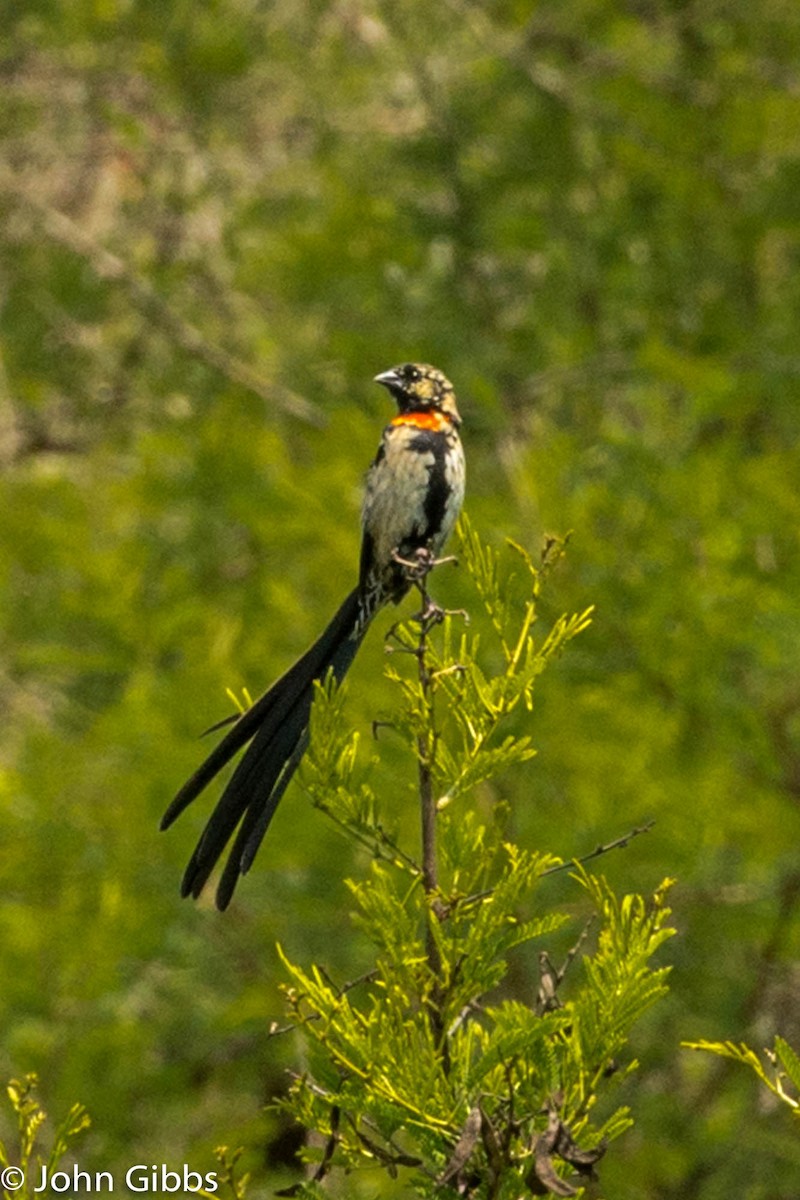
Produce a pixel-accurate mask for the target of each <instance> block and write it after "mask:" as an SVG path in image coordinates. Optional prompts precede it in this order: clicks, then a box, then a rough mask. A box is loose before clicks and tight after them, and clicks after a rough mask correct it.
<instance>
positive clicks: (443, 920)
mask: <svg viewBox="0 0 800 1200" xmlns="http://www.w3.org/2000/svg"><path fill="white" fill-rule="evenodd" d="M462 543H463V545H464V546H465V550H466V552H465V554H464V561H465V565H466V567H467V570H468V572H469V574H470V575H471V577H472V578H473V580H474V582H475V586H476V591H477V593H478V594H479V596H480V597H481V599H482V601H483V603H484V604H485V606H486V609H487V612H488V615H489V618H490V622H491V627H492V629H493V632H494V635H495V640H496V642H497V643H498V644H499V647H500V649H501V651H502V656H501V670H500V672H499V673H498V674H496V675H492V674H491V673H489V674H487V673H485V672H484V671H482V670H481V669H480V668H479V666H478V661H477V656H478V651H479V643H478V639H477V637H476V636H475V635H467V634H465V633H462V634H461V635H460V637H459V638H458V639H454V638H453V630H452V626H453V623H454V622H455V621H458V622H459V623H463V614H446V613H444V612H439V613H436V614H435V616H434V619H433V620H434V623H435V624H438V623H439V621H441V625H442V628H441V638H440V639H439V640H440V642H441V646H440V647H436V648H434V647H435V644H436V640H437V639H429V637H428V633H427V629H428V621H429V620H430V618H431V612H432V610H431V607H430V601H429V599H428V597H427V593H426V592H425V591H423V593H422V611H421V613H420V615H419V618H418V620H417V622H416V623H415V622H411V623H409V624H406V625H404V626H402V627H401V628H400V629H397V630H393V631H392V646H393V648H394V649H395V650H397V649H399V650H401V651H406V652H407V653H408V655H409V659H408V661H409V662H412V663H413V662H416V664H417V668H418V670H417V674H416V676H415V677H414V676H412V675H410V674H408V673H405V674H404V673H402V672H401V670H400V669H399V668H397V667H396V666H395V665H394V661H395V660H394V659H393V660H392V665H390V666H389V668H388V669H387V673H388V675H389V678H390V679H391V680H392V682H393V683H394V684H395V685H396V687H397V690H398V692H399V693H400V697H401V701H400V705H399V707H398V708H397V709H396V710H395V711H393V712H392V714H391V718H390V719H389V721H388V722H387V723H388V724H390V725H391V728H392V729H393V730H395V732H397V733H399V734H400V735H401V737H402V738H403V740H404V741H405V742H406V745H407V747H408V749H409V751H410V754H411V758H412V760H413V758H415V757H416V758H417V760H418V763H419V766H420V770H421V772H428V771H429V772H430V776H431V778H432V779H433V780H434V795H437V796H439V800H438V803H437V806H436V807H437V810H438V814H439V815H438V835H437V836H438V839H439V842H440V854H439V857H438V859H437V861H436V865H435V872H433V873H434V874H435V879H436V882H435V884H434V883H433V882H431V874H432V869H431V866H430V865H428V866H427V867H425V868H423V867H422V866H420V865H418V864H417V862H416V861H415V857H414V855H413V854H410V853H408V852H406V851H403V850H401V849H400V847H399V846H398V845H397V843H396V841H395V840H394V839H393V838H391V837H388V836H387V835H386V833H385V830H384V824H383V820H382V817H381V815H380V810H379V805H378V802H377V798H376V796H375V794H374V792H373V791H372V789H371V787H370V786H369V785H368V784H367V782H366V781H364V780H363V779H362V778H359V774H360V768H359V763H358V759H357V754H356V751H357V739H356V738H355V736H354V735H352V734H350V733H349V732H347V730H346V726H344V724H343V721H342V716H343V700H342V690H341V689H339V690H337V689H335V688H334V687H333V686H332V683H331V682H330V681H328V683H327V684H326V686H325V687H322V686H320V687H319V688H318V694H317V698H316V701H315V705H314V711H313V715H312V724H311V745H310V749H309V752H308V755H307V759H306V764H305V766H304V768H303V780H304V783H305V785H306V787H307V788H308V790H309V792H310V794H311V796H312V799H313V800H314V802H315V804H317V806H319V807H322V808H324V809H325V811H327V812H328V813H329V814H330V815H332V816H333V817H334V819H335V820H336V821H337V822H338V824H339V825H340V827H342V828H343V829H344V830H346V831H347V832H349V833H350V834H351V836H353V837H354V838H355V839H357V841H358V842H359V843H360V844H362V845H363V844H367V845H369V846H370V847H371V848H372V849H373V850H374V852H375V853H374V858H373V862H372V866H371V870H370V872H369V874H368V875H367V877H366V878H365V879H363V880H361V881H360V882H351V883H350V885H349V886H350V892H351V896H352V899H353V902H354V904H355V913H354V918H353V919H354V922H355V925H356V926H357V928H359V929H360V930H361V932H362V933H363V934H364V935H365V936H366V938H367V939H368V941H369V943H370V945H371V947H372V949H373V953H374V954H375V960H374V966H373V967H372V968H371V969H370V970H369V971H368V973H367V974H366V976H363V977H362V978H360V979H359V980H357V981H354V982H352V983H350V984H347V985H345V986H336V985H335V984H334V983H333V982H332V980H331V977H330V975H329V973H328V972H327V971H325V970H323V969H322V968H320V967H318V966H312V967H311V968H304V967H301V966H299V965H297V964H296V963H294V962H293V961H291V960H290V959H289V958H288V957H287V956H286V955H285V954H282V955H281V957H282V959H283V962H284V965H285V968H286V970H287V972H288V974H289V976H290V979H291V985H290V986H289V987H288V988H287V992H286V994H287V1000H288V1003H289V1011H290V1015H291V1021H292V1024H294V1025H296V1026H297V1027H300V1028H302V1030H303V1032H304V1034H305V1043H306V1050H307V1052H306V1055H305V1058H306V1061H307V1066H306V1068H305V1069H304V1070H303V1072H302V1073H301V1074H297V1075H295V1081H294V1085H293V1087H292V1089H291V1091H290V1093H289V1095H288V1097H287V1098H286V1099H285V1100H284V1101H283V1102H282V1104H281V1107H282V1108H283V1109H284V1110H285V1111H287V1112H288V1113H289V1114H290V1115H291V1116H292V1118H293V1119H294V1120H296V1121H298V1122H299V1123H300V1124H301V1125H302V1126H303V1127H304V1128H305V1129H306V1130H308V1131H312V1132H314V1133H316V1134H318V1135H319V1137H320V1138H321V1139H322V1142H321V1143H320V1148H319V1149H318V1150H316V1151H314V1150H311V1149H310V1148H308V1147H307V1149H306V1154H307V1157H308V1158H309V1159H310V1160H311V1161H315V1162H316V1164H317V1166H316V1171H315V1174H314V1177H313V1181H312V1182H311V1183H310V1184H309V1185H308V1186H307V1187H304V1186H300V1187H299V1188H298V1189H296V1190H295V1193H294V1194H308V1195H315V1194H317V1191H316V1186H317V1184H318V1183H319V1181H320V1180H321V1179H322V1178H323V1177H324V1176H325V1175H326V1174H327V1173H328V1172H329V1171H330V1170H331V1169H332V1168H333V1167H342V1168H345V1169H346V1170H353V1169H356V1168H358V1167H362V1168H364V1167H371V1168H374V1167H375V1166H376V1165H377V1166H381V1167H384V1168H385V1169H386V1170H388V1171H389V1172H390V1173H391V1174H394V1173H396V1172H397V1171H398V1169H399V1168H401V1167H407V1168H413V1175H412V1184H413V1187H414V1188H415V1190H416V1191H417V1193H418V1194H420V1195H427V1196H434V1195H437V1196H446V1195H455V1194H462V1195H466V1194H468V1195H474V1196H476V1197H477V1196H486V1197H489V1196H493V1197H512V1196H516V1195H518V1194H519V1193H520V1190H521V1189H524V1188H532V1187H534V1186H536V1187H539V1188H541V1189H543V1190H553V1191H554V1192H555V1194H558V1195H574V1194H577V1193H576V1190H575V1189H574V1188H573V1187H572V1185H571V1184H569V1183H567V1182H566V1181H565V1180H564V1179H563V1178H562V1177H561V1175H559V1173H558V1171H557V1170H556V1168H555V1167H554V1165H553V1159H554V1157H555V1158H560V1159H561V1160H562V1164H567V1165H568V1166H572V1167H575V1168H576V1169H577V1170H578V1171H580V1172H581V1173H582V1174H584V1175H591V1174H592V1171H593V1164H594V1163H595V1162H596V1161H597V1159H598V1158H599V1157H601V1155H602V1154H603V1153H604V1150H605V1147H606V1145H607V1143H608V1142H609V1141H610V1140H612V1139H613V1138H615V1137H617V1136H619V1134H621V1133H622V1132H623V1131H624V1130H625V1129H627V1128H628V1127H629V1126H630V1125H631V1124H632V1118H631V1116H630V1113H629V1109H628V1108H627V1106H619V1107H616V1108H614V1107H612V1108H611V1110H610V1111H608V1112H606V1113H605V1115H604V1116H603V1117H602V1118H601V1119H600V1120H596V1119H595V1118H594V1115H593V1110H594V1109H595V1107H596V1105H597V1103H598V1101H599V1100H600V1099H601V1098H602V1099H605V1097H606V1094H607V1093H608V1092H609V1090H610V1089H613V1087H614V1086H615V1084H616V1083H617V1079H616V1078H614V1077H615V1076H617V1075H618V1074H619V1073H620V1072H622V1074H627V1073H628V1071H629V1070H631V1069H632V1068H633V1066H634V1065H635V1063H634V1062H633V1061H629V1062H628V1063H627V1064H626V1065H625V1067H624V1068H621V1067H620V1063H619V1059H620V1057H621V1056H624V1055H625V1052H626V1045H627V1042H628V1039H629V1035H630V1031H631V1028H632V1026H633V1025H634V1024H635V1022H636V1021H638V1020H639V1019H640V1018H641V1016H642V1015H643V1013H644V1012H646V1011H647V1009H648V1008H649V1007H650V1005H651V1004H652V1003H653V1002H654V1001H655V1000H656V999H658V998H659V997H661V996H663V995H664V994H665V992H666V982H665V980H666V975H667V970H666V969H665V968H658V969H654V968H653V967H652V966H651V965H650V960H651V958H652V956H653V954H654V953H655V952H656V951H657V949H658V948H659V946H660V945H661V944H662V943H663V942H664V940H665V939H666V938H668V937H669V936H670V935H671V933H672V932H673V930H671V929H670V928H668V927H666V926H665V921H666V919H667V917H668V916H669V909H667V908H666V907H665V904H664V894H665V892H666V890H667V887H668V886H669V881H667V882H665V883H664V884H663V885H662V887H661V889H660V890H659V892H658V893H657V894H656V896H655V897H654V898H653V901H652V903H650V904H648V903H646V902H645V901H644V900H643V899H642V897H640V896H635V895H626V896H624V897H622V898H621V899H618V898H617V897H616V896H615V894H614V892H613V891H612V890H611V888H610V887H609V885H608V883H607V882H606V880H605V879H602V878H596V877H594V876H592V875H590V874H588V873H587V872H586V870H585V869H584V868H583V867H580V866H579V867H578V868H577V870H576V874H575V876H574V877H575V879H576V880H577V881H578V882H579V883H580V884H581V885H582V887H583V888H584V889H585V890H586V892H587V893H588V895H589V897H590V898H591V901H592V906H593V908H594V910H595V913H596V915H597V919H598V932H597V943H596V948H595V950H594V952H593V953H592V954H589V955H586V956H585V957H584V958H583V971H582V975H583V978H582V979H581V980H580V981H577V980H570V986H569V988H568V994H567V995H564V996H563V997H562V996H560V995H559V994H558V985H559V983H560V982H561V979H562V977H563V972H562V974H561V976H559V978H557V979H556V980H555V981H554V983H553V986H552V988H551V989H550V991H549V992H547V993H545V992H544V991H542V990H540V992H539V994H538V996H530V997H528V998H527V999H526V1000H522V999H517V998H512V997H508V996H507V997H505V998H503V996H502V992H501V991H500V989H501V988H502V986H503V985H504V983H505V981H506V979H507V975H508V971H509V956H510V955H511V954H512V951H513V950H515V949H516V948H519V947H523V946H526V945H528V944H530V943H532V942H538V943H539V944H540V945H541V944H542V941H543V939H546V938H548V937H550V936H551V935H552V934H553V933H554V932H555V931H556V930H558V929H560V928H561V926H562V925H563V924H564V923H565V922H566V921H567V920H568V916H567V913H566V912H564V911H560V910H559V909H557V908H555V907H553V906H552V905H550V904H547V903H546V901H545V900H543V899H542V898H541V893H542V888H541V880H542V878H543V877H544V876H546V875H550V874H552V873H553V871H554V870H555V869H557V868H558V867H559V866H560V865H561V862H560V860H559V859H556V858H554V857H553V856H552V855H548V854H542V853H536V852H530V851H523V850H520V849H519V848H518V847H517V846H515V845H513V844H511V843H510V842H508V841H507V840H506V839H505V838H504V837H503V836H502V834H501V831H500V828H499V826H498V824H497V823H495V824H494V825H491V826H487V825H486V824H485V823H483V822H482V821H481V820H480V818H479V816H478V814H477V812H476V811H475V810H474V808H467V807H466V806H465V804H464V799H465V795H466V792H467V789H468V788H472V789H473V790H474V788H475V787H476V786H477V784H478V783H483V782H484V781H485V780H487V779H489V778H491V777H492V775H493V774H494V773H495V772H497V771H499V770H501V769H508V768H509V767H511V766H516V765H519V764H520V763H521V762H524V761H525V760H526V759H528V758H529V757H530V755H531V753H532V750H531V748H530V745H529V740H528V738H527V736H514V735H508V736H507V737H505V738H504V740H503V741H502V742H501V743H500V745H499V747H497V748H493V747H492V739H493V738H498V737H500V736H502V731H501V729H500V727H501V725H502V723H503V721H504V719H505V718H506V717H507V716H508V715H509V714H510V713H511V712H513V711H514V709H515V708H516V707H517V705H518V703H519V702H520V701H523V700H524V702H525V703H526V704H527V706H528V707H530V705H531V701H532V695H533V690H534V685H535V681H536V680H537V679H538V677H539V676H540V675H541V673H542V671H543V670H544V669H545V667H546V666H547V663H548V661H549V660H550V659H551V658H552V657H553V655H554V654H555V653H556V652H557V651H558V650H560V649H561V648H562V647H563V646H564V645H566V643H567V642H568V641H569V640H570V638H571V637H573V636H575V634H577V633H578V632H580V631H581V630H582V629H583V628H585V626H586V624H587V621H588V616H587V614H583V616H580V617H573V618H564V617H562V618H559V620H558V621H557V622H556V623H555V624H554V626H553V628H551V630H550V631H549V633H547V634H546V635H544V636H543V638H542V640H541V645H539V644H537V643H536V642H535V641H534V639H533V636H532V633H531V630H532V627H533V626H534V623H535V622H536V619H537V602H538V600H539V596H540V591H541V584H542V576H541V572H540V570H539V569H538V568H536V567H535V566H534V565H533V563H532V561H531V559H530V557H529V556H528V555H524V554H521V552H520V550H519V548H518V547H515V546H512V547H511V548H510V553H513V554H514V555H516V556H517V558H519V557H520V556H521V557H522V560H523V564H524V567H525V584H526V585H527V586H526V592H527V594H526V596H525V598H524V600H523V602H522V603H515V601H514V599H513V597H514V587H513V582H514V581H513V578H512V577H510V576H509V575H508V573H507V566H506V563H504V562H503V556H502V555H500V554H498V553H496V552H494V551H492V550H491V549H489V548H487V547H483V546H482V545H481V544H480V542H479V540H478V538H477V536H476V535H475V534H474V533H473V532H472V530H471V529H470V527H469V525H468V524H467V523H466V522H465V524H464V527H463V529H462ZM463 762H466V763H467V767H466V768H464V767H463V766H462V763H463ZM421 802H422V803H423V805H424V802H425V800H424V785H423V784H422V775H421ZM423 837H424V834H423ZM424 854H425V850H424V847H423V855H424ZM535 898H536V899H538V904H536V901H535ZM575 952H577V947H576V948H575ZM573 956H574V954H573ZM566 991H567V989H566V988H565V992H566ZM609 1080H611V1082H609ZM578 1138H579V1139H580V1141H581V1143H582V1144H583V1147H584V1148H583V1150H580V1149H579V1148H578V1145H577V1141H576V1139H578ZM323 1146H324V1148H322V1147H323ZM562 1170H563V1165H562Z"/></svg>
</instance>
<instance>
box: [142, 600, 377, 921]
mask: <svg viewBox="0 0 800 1200" xmlns="http://www.w3.org/2000/svg"><path fill="white" fill-rule="evenodd" d="M366 624H367V620H366V619H365V617H364V614H363V612H362V606H361V601H360V599H359V593H358V589H355V590H354V591H353V592H351V593H350V595H349V596H348V597H347V598H346V600H345V601H344V603H343V604H342V605H341V607H340V608H339V610H338V612H337V613H336V615H335V616H334V618H333V620H332V621H331V622H330V624H329V625H328V627H327V628H326V629H325V631H324V632H323V633H322V634H321V636H320V637H319V638H318V639H317V641H316V642H315V643H314V645H313V646H312V647H311V648H310V649H309V650H307V651H306V653H305V654H304V655H303V656H302V658H300V659H298V660H297V662H296V663H295V664H294V666H292V667H290V668H289V670H288V671H287V672H286V673H285V674H284V675H282V676H281V678H280V679H279V680H277V682H276V683H274V684H273V686H272V687H271V688H270V689H269V691H268V692H266V693H265V694H264V695H263V696H262V697H261V698H260V699H259V700H257V701H256V703H255V704H254V705H253V706H252V707H251V708H249V709H248V710H247V712H245V713H243V714H242V716H241V717H240V718H239V719H238V720H237V722H236V724H235V725H234V726H233V727H232V728H231V729H230V730H229V731H228V733H227V734H226V735H225V737H224V738H223V739H222V741H221V742H220V743H219V745H217V746H216V747H215V748H214V750H212V752H211V754H210V755H209V756H208V758H207V759H206V760H205V761H204V762H203V763H201V765H200V766H199V767H198V769H197V770H196V771H195V773H194V774H193V775H192V777H191V778H190V779H189V780H187V782H186V783H185V784H184V786H183V787H182V788H181V790H180V791H179V792H178V794H177V795H176V797H175V799H174V800H173V801H172V803H171V804H170V806H169V808H168V809H167V811H166V813H165V814H164V818H163V820H162V822H161V827H162V829H166V828H167V827H168V826H169V825H171V824H172V822H173V821H174V820H175V819H176V817H178V816H179V815H180V814H181V813H182V812H183V810H184V809H185V808H186V807H187V806H188V805H189V804H190V803H191V802H192V800H194V799H195V798H196V797H197V796H198V795H199V794H200V793H201V792H202V791H203V789H204V788H205V787H206V785H207V784H208V783H210V782H211V780H212V779H213V778H214V776H215V775H216V774H217V773H218V772H219V771H220V770H221V769H222V768H223V767H224V766H225V765H226V763H228V762H229V761H230V759H231V758H233V756H234V755H235V754H236V752H237V751H238V750H240V749H241V747H242V746H244V745H245V744H246V743H247V742H248V741H249V742H250V745H249V746H248V748H247V750H246V751H245V754H244V756H243V758H242V760H241V762H240V763H239V764H238V765H237V767H236V770H235V771H234V773H233V775H232V776H231V778H230V780H229V781H228V784H227V786H226V787H225V790H224V792H223V793H222V796H221V797H220V800H219V802H218V803H217V806H216V808H215V809H214V811H213V813H212V814H211V816H210V818H209V820H208V823H207V824H206V827H205V829H204V830H203V833H202V835H201V837H200V840H199V842H198V843H197V846H196V848H195V851H194V854H193V855H192V857H191V860H190V861H189V864H188V866H187V868H186V872H185V874H184V877H183V883H182V886H181V893H182V895H184V896H188V895H189V894H191V895H193V896H195V897H196V896H198V895H199V894H200V892H201V890H202V888H203V886H204V884H205V883H206V881H207V879H208V877H209V875H210V874H211V872H212V870H213V868H214V866H215V864H216V863H217V861H218V859H219V858H220V857H221V855H222V853H223V851H224V850H225V847H226V846H227V844H228V842H229V841H230V839H231V837H232V836H233V834H234V832H236V831H237V827H238V832H236V839H235V841H234V845H233V848H232V850H231V853H230V856H229V858H228V861H227V863H226V866H225V869H224V871H223V874H222V877H221V879H220V884H219V888H218V891H217V906H218V907H219V908H221V909H222V908H225V907H227V905H228V903H229V901H230V899H231V896H232V895H233V891H234V888H235V886H236V882H237V880H238V878H239V875H240V874H243V873H244V872H245V871H246V870H247V869H248V868H249V867H250V865H251V864H252V861H253V858H254V856H255V853H256V851H257V850H258V847H259V845H260V844H261V841H262V839H263V837H264V834H265V833H266V831H267V828H268V826H269V823H270V821H271V820H272V816H273V814H274V812H275V809H276V808H277V806H278V802H279V801H280V799H281V797H282V795H283V793H284V791H285V790H286V787H287V786H288V784H289V781H290V779H291V778H292V775H293V774H294V772H295V770H296V769H297V766H298V765H299V763H300V760H301V758H302V756H303V752H304V750H305V747H306V744H307V728H308V719H309V714H310V712H311V705H312V703H313V700H314V683H315V681H316V680H318V679H323V678H324V676H325V675H326V673H327V671H328V668H331V669H332V670H333V673H334V675H335V677H336V678H337V679H342V678H343V676H344V675H345V673H346V671H347V669H348V668H349V666H350V664H351V663H352V661H353V659H354V658H355V655H356V651H357V650H358V647H359V645H360V644H361V639H362V637H363V634H364V631H365V628H366Z"/></svg>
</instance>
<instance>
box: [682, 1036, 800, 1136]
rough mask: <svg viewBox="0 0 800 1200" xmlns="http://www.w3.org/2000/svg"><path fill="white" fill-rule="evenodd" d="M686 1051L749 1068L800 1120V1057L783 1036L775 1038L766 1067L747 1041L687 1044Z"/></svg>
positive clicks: (767, 1056) (767, 1054)
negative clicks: (701, 1051)
mask: <svg viewBox="0 0 800 1200" xmlns="http://www.w3.org/2000/svg"><path fill="white" fill-rule="evenodd" d="M683 1044H684V1046H685V1047H686V1048H687V1050H705V1051H707V1052H708V1053H709V1054H716V1055H718V1056H719V1057H720V1058H727V1059H731V1060H732V1061H733V1062H738V1063H742V1064H743V1065H744V1066H747V1067H749V1068H750V1069H751V1070H752V1071H754V1072H755V1074H756V1075H757V1076H758V1078H759V1079H760V1080H761V1082H762V1083H763V1084H765V1085H766V1087H768V1088H769V1090H770V1091H771V1092H772V1094H773V1096H777V1097H778V1099H779V1100H781V1101H783V1103H784V1104H785V1105H787V1107H788V1108H789V1109H790V1110H791V1112H792V1113H793V1114H794V1116H795V1117H800V1057H798V1055H797V1051H796V1050H794V1049H793V1048H792V1047H791V1046H790V1045H789V1043H788V1042H787V1041H786V1040H785V1039H784V1038H782V1037H776V1038H775V1042H774V1044H773V1048H772V1049H771V1050H765V1051H764V1055H765V1057H766V1060H767V1063H766V1065H765V1064H764V1063H763V1062H762V1060H761V1059H760V1058H759V1057H758V1055H757V1054H756V1052H755V1050H752V1049H751V1048H750V1047H749V1046H747V1045H745V1043H744V1042H738V1043H737V1042H711V1041H706V1040H701V1041H698V1042H684V1043H683Z"/></svg>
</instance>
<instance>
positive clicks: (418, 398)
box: [375, 363, 461, 425]
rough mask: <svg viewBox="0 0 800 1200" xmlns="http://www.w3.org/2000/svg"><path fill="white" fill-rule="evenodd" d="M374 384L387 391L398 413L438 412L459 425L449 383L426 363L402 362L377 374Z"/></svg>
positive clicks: (440, 373)
mask: <svg viewBox="0 0 800 1200" xmlns="http://www.w3.org/2000/svg"><path fill="white" fill-rule="evenodd" d="M375 382H376V383H381V384H383V386H384V387H385V388H388V390H389V391H390V393H391V394H392V396H393V397H394V399H395V401H396V402H397V407H398V409H399V410H400V412H401V413H415V412H421V413H424V412H431V411H433V412H441V413H444V414H445V415H446V416H447V417H449V418H450V420H451V421H452V422H453V424H454V425H460V424H461V416H460V414H459V411H458V406H457V404H456V394H455V392H454V391H453V385H452V383H451V382H450V380H449V379H448V378H447V376H446V375H443V374H442V372H441V371H439V370H437V368H436V367H432V366H430V365H429V364H428V363H403V365H402V366H399V367H392V369H391V370H390V371H384V372H383V373H382V374H381V375H376V376H375Z"/></svg>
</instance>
